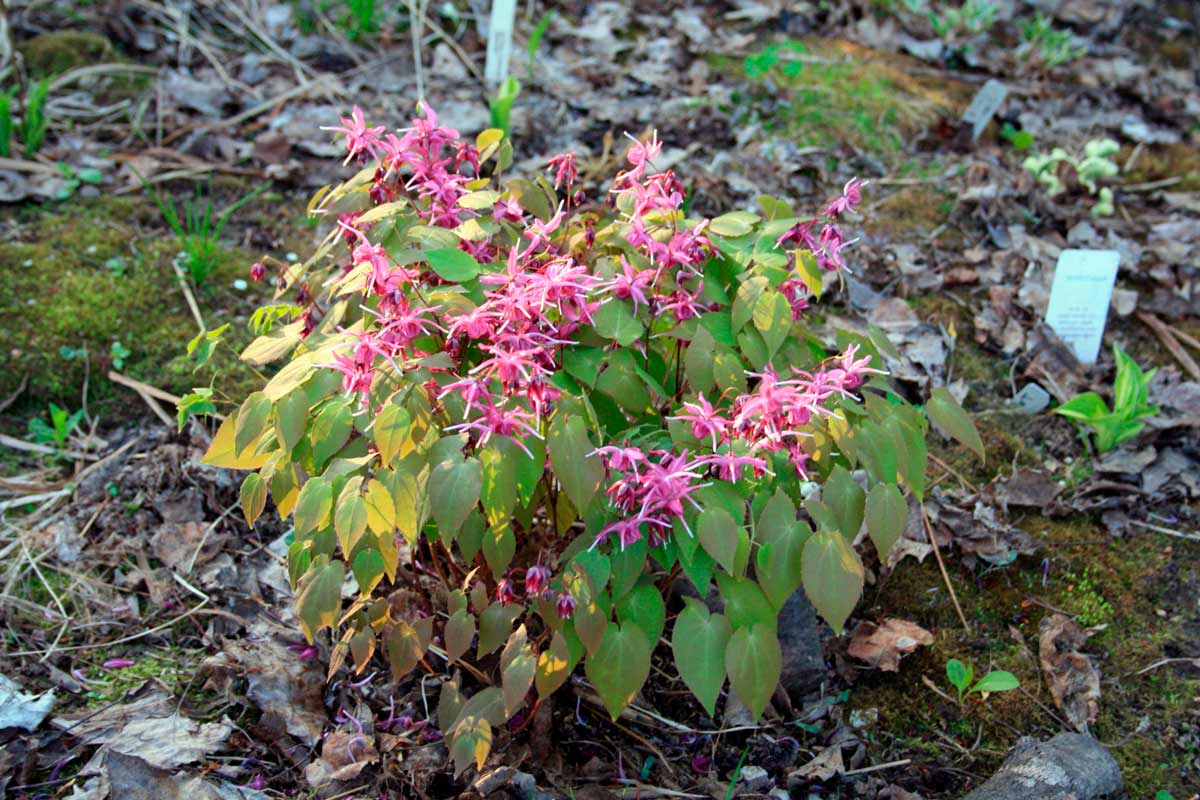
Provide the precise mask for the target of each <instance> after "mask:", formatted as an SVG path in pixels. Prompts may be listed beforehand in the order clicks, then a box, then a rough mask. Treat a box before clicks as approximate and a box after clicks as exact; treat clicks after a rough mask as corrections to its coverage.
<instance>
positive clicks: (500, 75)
mask: <svg viewBox="0 0 1200 800" xmlns="http://www.w3.org/2000/svg"><path fill="white" fill-rule="evenodd" d="M516 17H517V0H492V13H491V17H490V18H489V21H488V37H487V62H486V63H485V65H484V69H483V78H484V80H485V81H487V83H488V85H489V86H499V85H500V84H501V83H503V82H504V79H505V78H507V77H508V60H509V56H510V55H511V54H512V38H513V22H514V20H515V19H516Z"/></svg>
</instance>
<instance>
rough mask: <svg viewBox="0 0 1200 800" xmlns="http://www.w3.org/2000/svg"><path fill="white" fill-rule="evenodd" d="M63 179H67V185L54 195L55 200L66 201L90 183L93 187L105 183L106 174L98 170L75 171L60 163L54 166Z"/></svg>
mask: <svg viewBox="0 0 1200 800" xmlns="http://www.w3.org/2000/svg"><path fill="white" fill-rule="evenodd" d="M54 166H55V167H56V168H57V169H58V171H59V172H61V173H62V175H63V177H64V178H66V179H67V182H66V184H64V185H63V187H62V188H61V189H59V190H58V191H57V192H55V193H54V199H55V200H66V199H67V198H68V197H70V196H71V195H73V194H75V192H76V191H78V190H79V187H80V186H82V185H83V184H85V183H90V184H92V185H93V186H94V185H96V184H98V183H101V182H103V181H104V173H102V172H101V171H100V170H98V169H91V168H87V169H81V170H74V169H72V168H71V166H70V165H69V164H64V163H63V162H61V161H59V162H58V163H56V164H55V165H54Z"/></svg>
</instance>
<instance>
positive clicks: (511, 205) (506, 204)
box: [492, 195, 525, 222]
mask: <svg viewBox="0 0 1200 800" xmlns="http://www.w3.org/2000/svg"><path fill="white" fill-rule="evenodd" d="M524 218H525V212H524V211H523V210H522V209H521V204H520V203H519V202H517V198H515V197H513V196H511V195H510V196H508V197H506V198H503V199H501V200H497V201H496V204H495V205H493V206H492V219H494V220H496V221H497V222H499V221H500V220H502V219H506V220H508V221H509V222H520V221H521V220H523V219H524Z"/></svg>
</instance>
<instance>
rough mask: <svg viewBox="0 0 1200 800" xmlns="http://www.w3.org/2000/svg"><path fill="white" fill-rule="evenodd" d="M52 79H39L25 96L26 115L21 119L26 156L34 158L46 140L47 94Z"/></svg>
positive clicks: (22, 139)
mask: <svg viewBox="0 0 1200 800" xmlns="http://www.w3.org/2000/svg"><path fill="white" fill-rule="evenodd" d="M49 91H50V81H49V80H48V79H46V78H43V79H42V80H40V81H38V82H37V83H35V84H34V85H33V88H32V89H30V90H29V94H28V95H26V97H25V116H24V118H23V119H22V120H21V141H22V142H24V144H25V157H26V158H33V156H34V155H35V154H36V153H37V151H38V150H41V149H42V144H43V143H44V142H45V141H46V94H47V93H48V92H49Z"/></svg>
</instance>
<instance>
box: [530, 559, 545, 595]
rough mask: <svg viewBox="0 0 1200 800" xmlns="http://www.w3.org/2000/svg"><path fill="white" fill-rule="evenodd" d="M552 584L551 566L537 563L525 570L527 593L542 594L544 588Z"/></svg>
mask: <svg viewBox="0 0 1200 800" xmlns="http://www.w3.org/2000/svg"><path fill="white" fill-rule="evenodd" d="M549 585H550V568H549V567H547V566H545V565H543V564H535V565H533V566H532V567H530V568H529V569H527V570H525V594H527V595H529V596H530V597H537V596H539V595H541V593H542V590H543V589H545V588H546V587H547V586H549Z"/></svg>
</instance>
